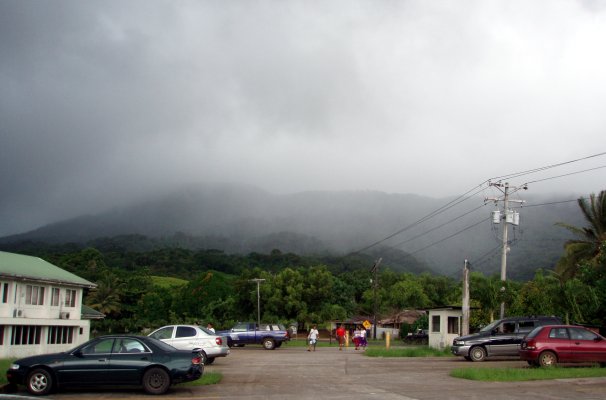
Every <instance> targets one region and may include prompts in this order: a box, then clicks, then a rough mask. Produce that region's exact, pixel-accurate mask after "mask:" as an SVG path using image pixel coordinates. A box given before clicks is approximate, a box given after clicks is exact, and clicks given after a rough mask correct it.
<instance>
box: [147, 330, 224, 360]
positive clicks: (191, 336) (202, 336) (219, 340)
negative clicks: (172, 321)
mask: <svg viewBox="0 0 606 400" xmlns="http://www.w3.org/2000/svg"><path fill="white" fill-rule="evenodd" d="M148 336H149V337H153V338H155V339H159V340H161V341H163V342H164V343H168V344H170V345H171V346H173V347H175V348H177V349H180V350H194V349H201V354H202V358H203V362H204V364H205V365H208V364H212V363H213V362H214V361H215V358H217V357H226V356H227V355H229V347H228V346H227V341H226V340H224V338H223V337H222V336H221V335H217V334H215V333H213V332H211V331H209V330H208V329H206V328H202V327H201V326H195V325H168V326H163V327H162V328H159V329H156V330H155V331H153V332H152V333H150V334H149V335H148Z"/></svg>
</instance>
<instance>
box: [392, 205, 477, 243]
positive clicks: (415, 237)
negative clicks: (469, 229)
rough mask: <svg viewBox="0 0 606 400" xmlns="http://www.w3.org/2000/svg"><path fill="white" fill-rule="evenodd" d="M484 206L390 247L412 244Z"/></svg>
mask: <svg viewBox="0 0 606 400" xmlns="http://www.w3.org/2000/svg"><path fill="white" fill-rule="evenodd" d="M484 206H486V204H482V205H480V206H478V207H476V208H474V209H472V210H469V211H468V212H466V213H464V214H461V215H459V216H458V217H455V218H453V219H451V220H450V221H448V222H445V223H443V224H441V225H438V226H435V227H433V228H431V229H429V230H427V231H425V232H423V233H420V234H418V235H416V236H413V237H411V238H409V239H406V240H404V241H402V242H400V243H397V244H394V245H393V246H391V247H400V246H402V245H403V244H406V243H409V242H412V241H413V240H415V239H418V238H420V237H422V236H425V235H427V234H428V233H431V232H433V231H435V230H437V229H440V228H443V227H445V226H446V225H449V224H451V223H453V222H455V221H457V220H459V219H461V218H463V217H465V216H467V215H469V214H471V213H472V212H474V211H477V210H479V209H480V208H482V207H484Z"/></svg>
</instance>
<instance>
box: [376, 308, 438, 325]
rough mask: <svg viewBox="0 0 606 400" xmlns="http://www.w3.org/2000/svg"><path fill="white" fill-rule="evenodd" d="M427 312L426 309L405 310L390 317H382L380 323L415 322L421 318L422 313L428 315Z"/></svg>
mask: <svg viewBox="0 0 606 400" xmlns="http://www.w3.org/2000/svg"><path fill="white" fill-rule="evenodd" d="M426 314H427V312H426V311H425V310H403V311H400V312H398V313H395V314H393V315H391V316H389V317H388V318H385V319H382V320H380V321H379V323H380V324H401V323H407V324H413V323H414V322H415V321H416V320H417V319H419V318H420V317H421V316H422V315H426Z"/></svg>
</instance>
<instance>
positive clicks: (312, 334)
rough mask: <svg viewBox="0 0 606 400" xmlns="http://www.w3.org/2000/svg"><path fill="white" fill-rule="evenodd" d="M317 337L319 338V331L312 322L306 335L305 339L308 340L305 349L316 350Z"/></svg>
mask: <svg viewBox="0 0 606 400" xmlns="http://www.w3.org/2000/svg"><path fill="white" fill-rule="evenodd" d="M319 338H320V332H318V326H317V325H315V324H314V325H313V326H312V327H311V330H310V331H309V334H308V335H307V341H308V342H309V346H308V347H307V351H311V349H312V348H313V349H314V351H316V343H317V342H318V339H319Z"/></svg>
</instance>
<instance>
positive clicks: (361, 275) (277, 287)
mask: <svg viewBox="0 0 606 400" xmlns="http://www.w3.org/2000/svg"><path fill="white" fill-rule="evenodd" d="M579 207H580V210H581V212H582V213H583V215H584V216H585V219H586V221H587V226H585V227H573V226H563V227H564V228H566V229H568V230H570V231H571V232H573V233H574V234H575V235H576V238H575V239H573V240H570V241H568V242H567V243H566V244H565V248H564V252H563V254H562V257H561V259H560V261H559V262H558V264H557V265H556V266H555V268H553V269H551V268H544V269H538V270H537V271H536V273H535V275H534V277H533V279H531V280H527V281H515V280H509V281H507V282H502V281H501V280H500V277H499V276H496V275H494V276H486V275H484V274H483V273H481V272H478V271H475V272H472V273H471V275H470V297H471V307H472V313H471V320H470V325H471V328H472V329H477V328H478V327H480V326H482V325H484V324H486V323H488V322H490V321H492V320H493V319H494V318H495V317H496V315H497V313H498V310H499V308H500V304H501V302H503V301H504V302H505V304H506V306H505V307H506V314H507V315H557V316H560V317H562V318H564V319H565V320H566V321H568V322H571V323H580V324H587V325H592V326H596V327H600V328H602V327H604V326H606V251H605V250H606V236H605V235H606V233H605V232H606V194H605V192H604V191H602V192H601V193H600V194H599V196H594V195H592V196H591V197H590V199H589V200H583V199H579ZM29 253H33V254H32V255H37V256H40V257H42V258H44V259H46V260H47V261H49V262H52V263H53V264H55V265H57V266H59V267H61V268H63V269H66V270H68V271H70V272H73V273H75V274H77V275H79V276H81V277H83V278H85V279H87V280H89V281H91V282H94V283H96V284H97V287H96V288H95V289H92V290H90V291H88V292H87V293H86V296H85V303H86V304H87V305H89V306H90V307H92V308H94V309H95V310H97V311H100V312H102V313H103V314H105V315H106V318H104V319H102V320H99V321H93V323H92V329H93V332H96V333H107V332H113V333H121V332H146V331H148V330H151V329H155V328H158V327H160V326H162V325H166V324H174V323H204V324H206V323H208V322H211V323H213V324H214V325H215V326H216V327H218V328H229V327H230V326H231V325H232V324H234V323H235V322H237V321H245V320H253V321H254V320H256V319H257V284H256V283H254V282H252V279H258V278H261V279H264V281H263V283H261V284H260V285H259V288H258V289H259V296H260V299H261V301H260V303H261V308H260V312H261V318H262V320H264V321H266V322H280V323H285V324H290V323H297V324H311V323H317V324H319V325H320V326H321V325H322V324H323V323H325V322H327V321H331V320H344V319H348V318H350V317H352V316H371V315H373V314H374V311H375V310H374V307H375V304H376V305H377V307H378V309H377V314H378V315H379V316H381V317H386V316H390V315H393V314H395V313H397V312H399V311H401V310H404V309H427V308H431V307H439V306H445V305H460V304H461V299H462V282H461V281H460V280H458V279H455V278H452V277H446V276H441V275H436V274H431V273H411V272H396V271H394V270H393V269H391V268H389V267H386V268H381V270H380V272H379V275H378V282H375V283H377V287H376V288H375V287H373V282H371V278H372V276H371V273H370V271H369V266H370V265H371V264H372V260H371V259H370V258H369V257H368V256H364V255H355V256H345V257H330V258H328V257H327V258H323V259H320V258H314V257H302V256H298V255H295V254H291V253H282V252H281V251H279V250H274V251H272V252H271V253H269V254H260V253H251V254H248V255H230V254H226V253H224V252H222V251H219V250H201V251H192V250H187V249H183V248H178V247H165V248H158V249H155V250H152V251H142V252H132V251H124V250H123V249H120V248H116V247H111V248H106V249H104V251H101V250H99V249H97V248H92V247H89V248H84V249H82V248H74V247H70V246H69V245H63V246H59V247H56V246H55V247H48V246H45V247H44V248H38V249H36V247H35V246H33V247H31V248H30V251H29ZM398 271H400V269H399V270H398ZM503 286H505V290H504V291H503V290H502V289H501V288H502V287H503Z"/></svg>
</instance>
